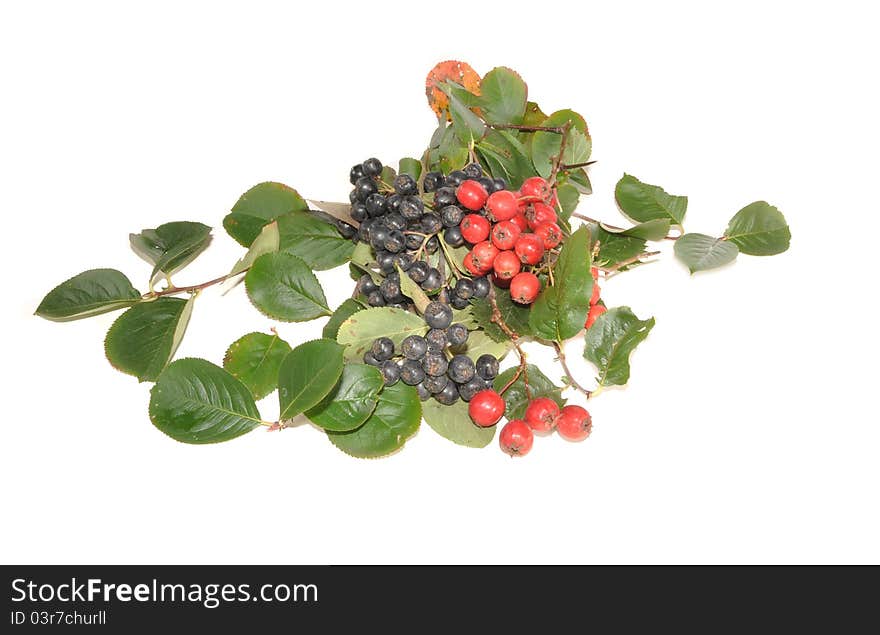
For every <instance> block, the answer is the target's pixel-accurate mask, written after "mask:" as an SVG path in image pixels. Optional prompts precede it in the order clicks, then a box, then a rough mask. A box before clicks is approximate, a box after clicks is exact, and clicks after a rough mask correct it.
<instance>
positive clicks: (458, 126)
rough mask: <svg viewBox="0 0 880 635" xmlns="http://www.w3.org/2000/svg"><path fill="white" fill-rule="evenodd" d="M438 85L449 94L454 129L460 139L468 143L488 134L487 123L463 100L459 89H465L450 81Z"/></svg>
mask: <svg viewBox="0 0 880 635" xmlns="http://www.w3.org/2000/svg"><path fill="white" fill-rule="evenodd" d="M437 87H438V88H439V89H440V90H442V91H443V92H444V93H446V94H447V95H448V96H449V114H450V115H451V117H452V129H453V132H454V133H455V136H456V137H458V139H459V141H461V142H462V143H463V144H465V145H468V144H470V143H474V142H477V141H479V140H480V139H482V138H483V135H484V134H486V124H484V123H483V121H482V120H481V119H480V118H479V117H477V115H475V114H474V112H473V111H472V110H471V109H470V108H468V106H467V105H465V103H464V102H463V101H462V99H461V95H460V93H459V92H458V91H462V90H463V89H461V88H460V87H456V86H455V84H452V83H449V82H447V83H445V84H439V85H438V86H437ZM465 92H466V91H465Z"/></svg>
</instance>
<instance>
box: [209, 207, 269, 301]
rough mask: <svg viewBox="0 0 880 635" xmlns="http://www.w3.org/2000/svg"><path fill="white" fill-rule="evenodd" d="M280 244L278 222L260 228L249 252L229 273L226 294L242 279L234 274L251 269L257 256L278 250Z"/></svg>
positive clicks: (224, 285) (225, 283)
mask: <svg viewBox="0 0 880 635" xmlns="http://www.w3.org/2000/svg"><path fill="white" fill-rule="evenodd" d="M280 245H281V235H280V233H279V232H278V223H277V222H275V221H272V222H271V223H269V224H268V225H265V226H264V227H263V229H261V230H260V235H259V236H257V237H256V239H254V242H252V243H251V246H250V247H249V248H248V250H247V253H246V254H245V255H244V256H242V257H241V259H240V260H239V261H238V262H236V263H235V266H233V267H232V269H231V270H230V272H229V274H228V276H229V279H228V280H226V281H225V282H224V283H223V293H224V295H225V294H226V293H228V292H229V290H231V289H232V288H234V287H236V286H237V285H238V284H239V283H240V282H241V281H242V278H241V277H239V278H235V277H234V276H236V275H238V274H240V273H242V272H244V271H247V270H248V269H250V267H251V265H252V264H254V262H255V261H256V260H257V258H259V257H260V256H262V255H263V254H271V253H274V252H276V251H278V247H279V246H280Z"/></svg>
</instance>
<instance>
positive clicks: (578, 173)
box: [567, 168, 593, 194]
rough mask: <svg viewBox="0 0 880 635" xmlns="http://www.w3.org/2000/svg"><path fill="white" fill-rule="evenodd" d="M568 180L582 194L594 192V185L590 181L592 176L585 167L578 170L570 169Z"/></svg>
mask: <svg viewBox="0 0 880 635" xmlns="http://www.w3.org/2000/svg"><path fill="white" fill-rule="evenodd" d="M567 173H568V180H569V181H570V182H571V183H572V185H574V186H575V187H576V188H577V189H578V192H580V193H581V194H592V193H593V185H592V183H590V177H589V175H588V174H587V171H586V170H585V169H584V168H578V169H577V170H568V171H567Z"/></svg>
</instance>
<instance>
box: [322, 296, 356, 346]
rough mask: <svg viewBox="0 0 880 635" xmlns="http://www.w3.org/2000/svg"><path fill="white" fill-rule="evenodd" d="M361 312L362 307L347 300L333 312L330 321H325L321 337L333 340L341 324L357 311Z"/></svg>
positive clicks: (354, 301) (351, 300) (352, 300)
mask: <svg viewBox="0 0 880 635" xmlns="http://www.w3.org/2000/svg"><path fill="white" fill-rule="evenodd" d="M363 310H364V307H362V306H361V305H360V304H359V303H358V302H357V301H356V300H354V299H352V298H349V299H348V300H346V301H345V302H343V303H342V304H340V305H339V306H338V307H337V308H336V310H335V311H334V312H333V315H331V316H330V319H329V320H327V324H325V325H324V330H323V331H322V333H321V335H322V337H326V338H327V339H331V340H335V339H336V335H337V334H338V333H339V327H340V326H341V325H342V323H343V322H345V321H346V320H347V319H348V318H350V317H351V316H352V315H354V314H355V313H357V312H358V311H363Z"/></svg>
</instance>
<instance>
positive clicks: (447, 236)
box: [443, 227, 464, 247]
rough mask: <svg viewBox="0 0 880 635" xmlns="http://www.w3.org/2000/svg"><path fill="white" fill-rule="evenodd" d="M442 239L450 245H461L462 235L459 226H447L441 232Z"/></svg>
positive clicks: (462, 242)
mask: <svg viewBox="0 0 880 635" xmlns="http://www.w3.org/2000/svg"><path fill="white" fill-rule="evenodd" d="M443 240H445V241H446V244H447V245H449V246H450V247H461V246H462V245H463V244H464V236H462V235H461V228H460V227H447V228H446V231H445V232H443Z"/></svg>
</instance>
